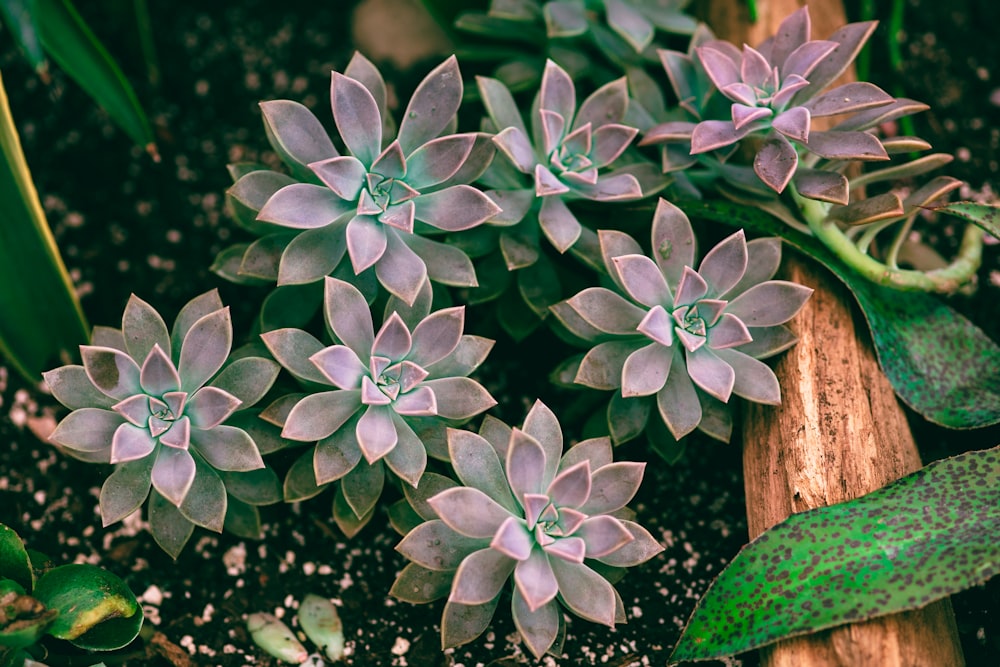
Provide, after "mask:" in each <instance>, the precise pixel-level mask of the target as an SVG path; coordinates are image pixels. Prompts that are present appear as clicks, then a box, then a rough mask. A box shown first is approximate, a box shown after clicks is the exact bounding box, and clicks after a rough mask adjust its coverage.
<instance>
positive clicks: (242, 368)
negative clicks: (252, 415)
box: [211, 357, 281, 410]
mask: <svg viewBox="0 0 1000 667" xmlns="http://www.w3.org/2000/svg"><path fill="white" fill-rule="evenodd" d="M280 370H281V367H280V366H279V365H278V364H276V363H275V362H273V361H271V360H270V359H265V358H264V357H243V358H242V359H237V360H236V361H234V362H233V363H231V364H229V365H228V366H226V367H225V368H223V369H222V372H221V373H219V374H218V375H217V376H215V379H213V380H212V383H211V386H212V387H215V388H217V389H220V390H222V391H224V392H226V393H227V394H229V395H230V396H233V397H234V398H236V399H237V400H238V401H240V405H239V409H240V410H245V409H246V408H249V407H250V406H252V405H254V404H255V403H257V401H259V400H260V399H262V398H263V397H264V395H265V394H266V393H267V392H268V391H269V390H270V389H271V385H273V384H274V381H275V379H276V378H277V377H278V372H279V371H280Z"/></svg>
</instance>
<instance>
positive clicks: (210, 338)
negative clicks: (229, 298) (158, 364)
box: [177, 307, 233, 392]
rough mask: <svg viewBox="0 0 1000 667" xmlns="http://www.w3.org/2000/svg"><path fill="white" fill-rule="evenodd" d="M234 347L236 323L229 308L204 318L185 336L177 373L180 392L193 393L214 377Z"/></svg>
mask: <svg viewBox="0 0 1000 667" xmlns="http://www.w3.org/2000/svg"><path fill="white" fill-rule="evenodd" d="M232 343H233V323H232V320H231V318H230V315H229V308H228V307H226V308H223V309H221V310H217V311H215V312H213V313H210V314H208V315H205V316H204V317H202V318H200V319H199V320H198V321H197V322H195V323H194V324H193V325H192V326H191V328H190V329H189V330H188V332H187V334H186V335H185V336H184V342H183V343H182V344H181V351H180V361H179V363H178V364H177V369H178V371H179V372H180V376H181V389H183V390H184V391H186V392H193V391H194V390H196V389H198V388H199V387H201V386H202V385H203V384H205V382H207V381H208V380H209V379H210V378H211V377H212V376H213V375H215V374H216V373H217V372H218V371H219V369H220V368H222V364H223V363H225V361H226V358H227V357H228V356H229V351H230V349H231V348H232Z"/></svg>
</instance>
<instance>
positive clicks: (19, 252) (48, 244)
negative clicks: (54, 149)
mask: <svg viewBox="0 0 1000 667" xmlns="http://www.w3.org/2000/svg"><path fill="white" fill-rule="evenodd" d="M0 152H2V157H3V159H2V160H0V202H3V224H0V285H5V286H7V287H6V288H4V289H0V313H3V316H2V317H0V356H3V357H5V358H6V359H8V360H9V362H10V363H11V364H12V365H13V366H14V368H16V369H17V371H18V372H19V373H21V375H23V376H24V377H25V378H27V379H28V381H29V382H32V383H34V382H37V381H38V378H39V376H40V375H41V373H42V371H44V370H46V369H48V368H50V367H51V365H52V363H53V362H56V361H58V359H59V358H60V357H62V356H66V355H69V354H70V353H71V351H75V350H76V347H77V346H78V345H80V344H81V343H86V342H87V340H88V338H87V332H88V331H89V327H88V326H87V323H86V321H85V320H84V318H83V311H82V310H81V309H80V302H79V301H78V300H77V298H76V293H75V292H74V291H73V283H72V282H71V281H70V278H69V274H68V273H67V271H66V267H65V265H63V262H62V258H61V257H60V255H59V249H58V247H57V246H56V243H55V239H53V238H52V232H51V231H50V230H49V227H48V224H47V223H46V222H45V214H44V213H43V211H42V205H41V202H40V201H39V199H38V193H37V192H36V191H35V185H34V183H33V182H32V180H31V173H30V172H29V171H28V164H27V162H26V161H25V159H24V153H23V152H22V150H21V141H20V139H19V138H18V136H17V130H16V129H15V127H14V121H13V118H12V117H11V113H10V106H9V105H8V103H7V93H6V90H5V89H4V86H3V78H2V77H0ZM14 286H20V287H16V288H15V287H14ZM40 303H44V304H45V307H44V308H39V307H38V304H40Z"/></svg>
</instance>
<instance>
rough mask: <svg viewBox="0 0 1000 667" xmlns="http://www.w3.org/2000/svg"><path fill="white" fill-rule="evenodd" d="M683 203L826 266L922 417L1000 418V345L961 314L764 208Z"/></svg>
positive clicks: (963, 425) (896, 385) (953, 422)
mask: <svg viewBox="0 0 1000 667" xmlns="http://www.w3.org/2000/svg"><path fill="white" fill-rule="evenodd" d="M684 208H685V210H686V211H687V212H688V213H689V214H690V215H692V216H694V217H702V218H706V219H710V220H714V221H717V222H725V223H728V224H732V225H738V226H741V227H745V228H747V229H752V230H754V231H756V232H760V233H762V234H768V235H774V236H780V237H781V238H783V239H784V240H785V241H787V242H788V243H790V244H791V245H792V246H794V247H796V248H798V249H799V250H801V251H803V252H805V253H806V254H808V255H810V256H812V257H813V258H814V259H816V260H818V261H819V262H821V263H822V264H823V265H825V266H826V267H827V268H828V269H830V270H831V271H832V272H833V274H834V275H835V276H837V277H838V278H839V279H840V280H842V281H843V282H844V284H845V285H846V286H847V288H848V289H850V290H851V292H853V293H854V296H855V298H857V300H858V304H859V305H860V306H861V311H862V313H864V316H865V319H866V320H867V321H868V326H869V327H870V328H871V332H872V341H873V342H874V344H875V353H876V355H877V356H878V360H879V364H880V365H881V367H882V371H883V372H884V373H885V374H886V376H887V377H888V378H889V381H890V382H891V383H892V386H893V389H895V391H896V394H897V395H898V396H899V398H900V399H901V400H902V401H903V402H904V403H906V405H908V406H909V407H910V408H912V409H913V410H915V411H916V412H918V413H919V414H920V415H921V416H923V417H924V418H925V419H927V420H929V421H932V422H934V423H935V424H940V425H941V426H946V427H948V428H955V429H968V428H980V427H984V426H991V425H993V424H997V423H1000V388H998V387H997V385H996V381H995V378H997V377H1000V347H998V346H997V345H996V343H994V342H993V341H992V340H990V338H989V337H988V336H987V335H986V334H985V333H983V331H982V330H981V329H979V328H978V327H977V326H976V325H975V324H973V323H972V322H970V321H969V320H968V319H966V318H965V317H964V316H963V315H962V314H961V313H959V312H957V311H955V310H954V309H952V308H951V307H950V306H948V305H946V304H944V303H942V302H941V301H939V300H938V299H937V298H935V297H934V296H931V295H929V294H924V293H922V292H901V291H898V290H894V289H891V288H888V287H882V286H880V285H875V284H873V283H871V282H869V281H868V280H867V279H865V278H864V277H863V276H861V275H860V274H858V273H855V272H854V271H852V270H851V269H850V268H849V267H847V266H845V265H844V264H843V262H841V261H840V260H839V259H838V258H837V257H836V256H835V255H834V254H833V253H832V252H830V251H829V250H828V249H827V248H826V247H825V246H823V245H822V244H821V243H820V242H819V241H817V240H816V239H814V238H812V237H810V236H807V235H805V234H803V233H801V232H799V231H797V230H794V229H792V228H790V227H788V226H787V225H784V224H781V223H780V222H778V221H776V220H775V219H774V218H772V217H770V216H769V215H768V214H767V213H765V212H763V211H760V210H756V209H752V208H749V207H746V206H741V205H737V204H730V203H724V202H711V203H709V202H697V203H695V202H691V203H689V204H685V206H684ZM942 341H959V342H960V344H954V345H943V344H942Z"/></svg>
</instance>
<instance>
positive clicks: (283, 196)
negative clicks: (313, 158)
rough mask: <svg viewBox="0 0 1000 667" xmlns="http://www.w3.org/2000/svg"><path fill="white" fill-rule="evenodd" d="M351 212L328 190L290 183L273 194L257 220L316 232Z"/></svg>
mask: <svg viewBox="0 0 1000 667" xmlns="http://www.w3.org/2000/svg"><path fill="white" fill-rule="evenodd" d="M354 208H355V207H354V205H353V204H352V203H351V202H348V201H345V200H344V199H342V198H341V197H339V196H338V195H337V194H336V193H334V192H333V191H332V190H330V189H329V188H327V187H323V186H319V185H313V184H311V183H293V184H291V185H287V186H285V187H283V188H281V189H280V190H278V191H277V192H275V193H274V195H273V196H271V198H270V199H268V200H267V203H266V204H264V206H263V207H262V208H261V209H260V213H258V214H257V219H258V220H261V221H264V222H273V223H274V224H276V225H281V226H282V227H290V228H292V229H315V228H317V227H325V226H326V225H329V224H330V223H331V222H333V221H335V220H337V219H338V218H340V217H341V216H343V215H344V214H346V213H350V212H351V211H353V210H354Z"/></svg>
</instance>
